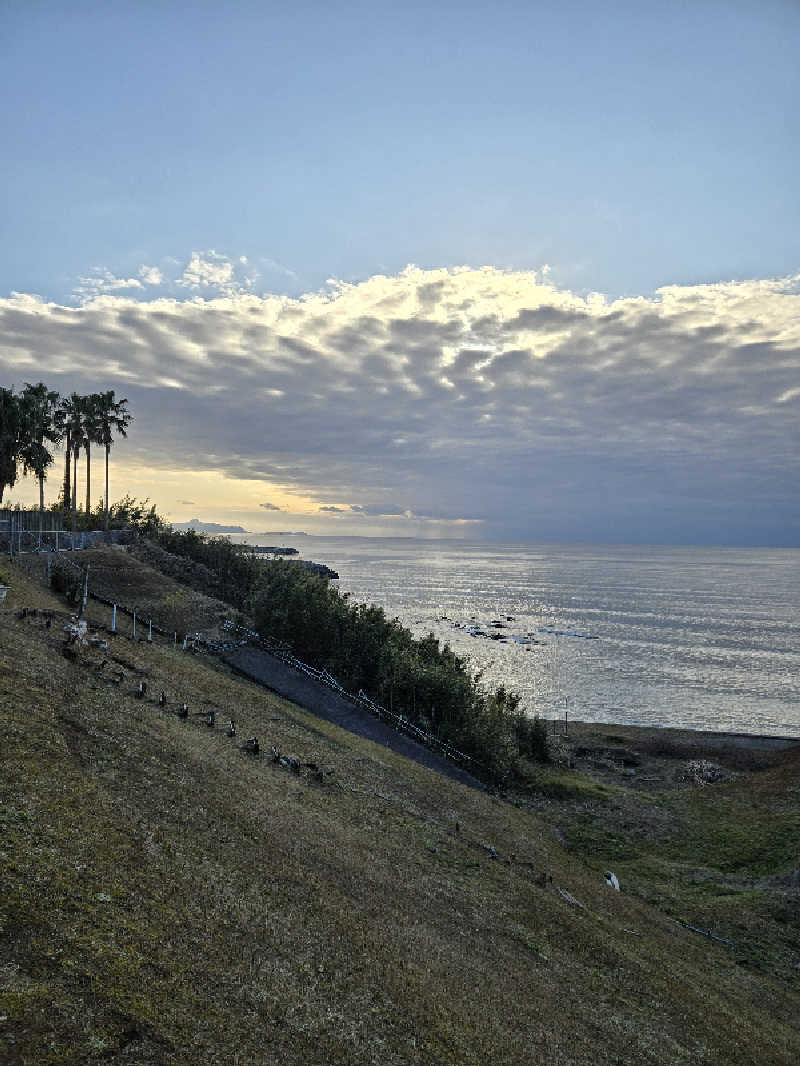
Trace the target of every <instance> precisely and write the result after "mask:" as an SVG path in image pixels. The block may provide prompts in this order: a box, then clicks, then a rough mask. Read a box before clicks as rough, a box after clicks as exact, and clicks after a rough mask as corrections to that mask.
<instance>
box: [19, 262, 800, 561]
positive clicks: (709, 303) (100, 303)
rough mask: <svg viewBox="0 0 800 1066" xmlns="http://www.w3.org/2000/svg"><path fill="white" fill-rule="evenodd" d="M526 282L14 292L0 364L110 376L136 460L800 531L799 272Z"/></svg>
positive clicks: (615, 515) (340, 508)
mask: <svg viewBox="0 0 800 1066" xmlns="http://www.w3.org/2000/svg"><path fill="white" fill-rule="evenodd" d="M521 278H522V276H520V275H513V276H508V275H504V274H503V273H502V272H499V271H496V272H490V271H475V272H471V271H462V272H454V273H453V272H450V273H448V272H442V271H418V272H406V273H404V274H403V275H401V276H400V277H397V278H383V279H370V281H369V282H365V283H364V284H363V285H361V286H345V287H343V288H342V289H341V291H339V292H337V293H334V294H333V295H332V296H318V297H315V296H309V297H306V298H304V299H303V300H297V301H291V300H279V299H277V298H265V299H258V298H256V297H250V296H247V297H238V298H230V299H222V300H215V301H210V302H206V303H203V302H202V301H190V302H184V303H181V302H178V301H174V300H159V301H156V302H153V303H147V302H135V301H133V300H130V299H126V300H119V299H113V298H109V297H104V298H102V299H100V300H97V301H95V302H94V303H89V304H87V305H86V306H84V307H81V308H62V307H57V306H51V305H47V304H42V303H41V302H38V301H36V300H35V299H33V298H30V297H19V298H17V299H15V300H6V301H0V373H1V374H2V378H3V380H4V382H7V383H11V382H16V383H17V384H19V383H20V382H21V381H22V380H25V379H31V375H37V378H36V379H37V380H38V377H41V376H45V377H46V378H47V380H48V382H49V383H50V384H51V385H52V386H53V387H56V388H58V389H60V391H62V392H67V391H69V390H70V389H73V388H74V389H77V390H78V391H94V390H97V389H99V388H108V387H110V388H116V389H117V391H118V392H119V393H120V394H123V395H127V396H128V397H129V401H130V406H131V409H132V410H133V412H134V413H135V416H136V423H135V427H134V432H132V434H131V437H130V441H129V442H128V443H127V444H126V454H127V455H129V456H131V457H132V459H133V460H134V461H135V462H137V463H140V464H142V465H148V464H149V465H151V466H159V465H160V466H169V467H174V468H179V469H183V468H185V469H216V470H220V471H222V472H224V473H225V474H227V475H229V476H231V477H241V478H248V479H256V480H259V479H260V480H264V481H265V482H269V483H272V484H275V485H277V486H280V487H283V488H289V489H291V490H293V491H296V492H299V493H303V494H306V495H308V496H311V497H312V498H313V499H316V500H327V501H333V502H331V503H326V504H325V505H324V506H321V507H320V513H323V514H326V515H329V516H334V517H337V518H342V519H343V518H347V517H348V516H349V518H350V519H353V518H355V517H362V518H363V517H371V518H375V517H387V516H394V517H396V518H401V517H402V518H406V517H408V516H414V517H416V518H418V519H420V518H436V519H443V520H455V519H459V518H480V519H483V520H484V521H485V522H486V523H487V527H488V528H490V529H491V531H492V532H494V533H495V534H496V535H511V534H513V535H514V536H516V537H519V536H527V537H533V538H537V539H540V538H542V537H565V536H570V535H573V534H574V535H576V536H584V537H591V536H593V535H594V536H598V537H602V536H603V535H606V536H610V535H611V533H612V532H613V531H615V530H617V529H619V528H620V526H622V525H624V524H625V523H627V524H628V527H629V528H630V529H631V530H638V533H637V534H636V535H637V537H638V538H639V539H641V538H644V539H648V538H649V539H662V538H663V536H666V535H667V534H669V536H670V537H672V538H674V537H678V536H679V535H683V536H684V537H685V538H690V537H691V530H692V529H693V528H694V529H696V530H697V531H698V536H700V537H701V538H702V539H709V538H710V539H714V538H715V537H716V539H719V540H725V539H726V537H728V538H730V537H732V536H734V535H735V536H737V537H739V538H746V536H747V530H748V529H750V530H751V531H753V536H754V537H755V538H756V539H759V538H763V537H765V536H766V531H767V529H768V528H769V529H770V530H771V531H772V532H771V533H770V536H771V537H772V539H773V540H775V539H780V536H781V535H782V536H783V537H784V542H790V541H791V540H792V539H793V538H794V539H797V537H798V536H800V512H799V511H798V502H797V501H798V499H799V498H800V494H798V491H797V490H798V487H800V486H798V474H797V468H796V462H795V458H794V457H795V456H796V455H797V454H798V449H799V446H800V440H798V428H797V427H798V423H799V420H798V417H797V415H798V407H799V406H800V369H799V368H800V326H798V321H800V315H799V314H798V312H799V311H800V296H798V294H797V292H796V289H797V286H796V284H792V283H782V282H767V283H765V282H752V283H737V284H734V283H731V284H727V285H714V286H694V287H691V288H679V287H671V288H669V289H665V290H662V291H661V292H660V293H659V294H658V295H657V297H656V298H654V299H650V300H642V299H637V300H625V301H618V302H616V303H615V304H612V305H610V306H608V305H605V304H603V302H602V301H600V300H599V299H598V300H594V299H593V298H587V299H581V298H579V297H576V296H573V295H571V294H569V293H559V292H557V291H555V290H553V289H551V288H548V287H547V286H541V285H536V284H535V283H534V282H530V284H529V285H528V288H527V289H526V288H525V284H523V281H524V279H522V280H521ZM42 352H47V353H48V359H47V364H46V367H47V370H46V373H45V371H44V369H43V364H42V360H41V353H42ZM266 491H269V489H268V488H267V489H266ZM354 501H357V502H354ZM261 507H262V508H263V509H264V510H278V509H279V508H277V507H276V506H275V505H273V504H268V503H265V504H262V505H261ZM755 508H758V509H760V511H762V512H763V513H762V514H761V515H760V517H759V518H758V520H757V521H756V518H755V517H754V509H755ZM767 515H769V516H771V522H770V521H768V520H767ZM712 527H713V529H716V531H717V532H716V533H715V534H713V535H712V534H711V533H710V532H709V530H710V529H711V528H712ZM648 529H649V530H650V532H649V533H647V530H648ZM781 529H783V530H784V531H785V532H784V533H783V534H780V530H781ZM681 530H683V531H684V532H683V534H680V531H681ZM526 531H527V532H526ZM615 536H616V534H615Z"/></svg>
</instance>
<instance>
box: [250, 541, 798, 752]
mask: <svg viewBox="0 0 800 1066" xmlns="http://www.w3.org/2000/svg"><path fill="white" fill-rule="evenodd" d="M234 539H241V540H248V541H249V542H251V543H254V544H255V543H261V544H281V545H285V546H287V547H295V548H298V549H299V551H300V555H301V557H302V558H305V559H313V560H314V561H315V562H321V563H326V564H328V565H329V566H331V567H333V568H334V569H335V570H336V571H337V572H338V573H339V575H340V580H339V582H338V585H339V588H340V589H341V590H342V591H343V592H348V593H349V594H350V596H351V598H352V599H353V600H357V601H365V602H369V603H375V604H378V605H379V606H381V607H383V608H384V609H385V611H386V612H387V614H388V615H389V616H390V617H395V616H397V617H398V618H399V619H400V620H401V621H402V622H403V624H404V625H406V626H408V627H409V628H410V629H411V630H412V632H413V633H414V634H415V635H416V636H422V635H424V634H426V633H429V632H431V631H432V632H433V633H434V634H435V635H436V636H437V637H438V638H439V639H440V640H441V641H442V642H447V643H449V644H450V646H451V647H452V648H453V649H454V651H456V652H458V653H459V654H461V655H463V656H465V657H466V658H467V659H468V660H469V663H470V666H471V668H472V669H473V671H474V672H475V673H480V674H481V675H482V678H483V682H484V683H485V684H486V685H487V686H492V687H494V686H496V685H499V684H504V685H506V686H507V687H509V688H511V689H513V690H514V691H516V692H518V693H520V694H521V696H522V697H523V707H524V709H525V710H526V711H527V713H529V714H539V715H541V716H543V717H546V718H555V717H563V715H564V713H565V712H566V713H568V715H569V716H570V718H577V719H582V720H584V721H599V722H619V723H621V722H627V723H637V724H647V725H660V726H680V727H685V728H694V729H710V730H722V731H734V732H741V733H759V734H773V735H783V736H798V737H800V549H761V548H753V549H738V548H684V547H621V546H596V545H559V544H553V545H548V544H534V545H520V544H489V543H465V542H463V541H431V540H417V539H385V538H361V537H317V536H301V537H280V538H277V539H276V538H275V537H274V536H273V537H266V538H265V537H256V536H248V537H246V538H244V537H242V538H234ZM492 622H501V623H502V627H501V626H499V625H495V626H492ZM475 629H477V630H479V631H480V632H482V633H484V634H486V635H485V636H481V635H473V634H472V633H471V632H470V630H475ZM543 629H550V630H556V631H558V632H557V633H547V632H542V630H543ZM491 634H494V635H495V636H497V637H500V638H502V639H491V636H490V635H491Z"/></svg>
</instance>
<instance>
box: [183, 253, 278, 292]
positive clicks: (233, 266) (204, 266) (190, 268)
mask: <svg viewBox="0 0 800 1066" xmlns="http://www.w3.org/2000/svg"><path fill="white" fill-rule="evenodd" d="M246 266H248V260H247V256H239V258H238V260H236V261H234V260H232V259H229V258H228V257H227V256H225V255H221V254H220V253H219V252H215V251H214V250H213V249H211V250H210V251H207V252H193V253H192V256H191V258H190V260H189V262H188V263H187V265H186V267H185V268H184V271H183V274H182V275H181V277H180V278H179V279H178V280H177V281H176V285H177V286H178V287H179V288H183V289H193V290H195V291H197V292H202V293H204V294H205V293H209V292H211V293H213V294H216V293H219V294H221V295H224V296H234V295H237V294H240V293H245V292H249V291H251V290H252V289H253V287H254V285H255V283H256V281H257V280H258V277H259V273H258V271H256V270H250V272H249V273H248V272H246V271H245V270H243V269H242V268H244V267H246Z"/></svg>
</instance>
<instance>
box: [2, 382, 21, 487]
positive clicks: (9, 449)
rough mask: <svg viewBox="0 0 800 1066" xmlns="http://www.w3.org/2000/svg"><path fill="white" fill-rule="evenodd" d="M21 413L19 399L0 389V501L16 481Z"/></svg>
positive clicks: (9, 391)
mask: <svg viewBox="0 0 800 1066" xmlns="http://www.w3.org/2000/svg"><path fill="white" fill-rule="evenodd" d="M21 432H22V411H21V405H20V400H19V397H18V396H16V395H15V394H14V389H13V386H12V388H10V389H0V500H2V499H3V493H4V492H5V490H6V489H7V488H9V489H13V487H14V483H15V482H16V480H17V460H18V458H19V446H20V435H21Z"/></svg>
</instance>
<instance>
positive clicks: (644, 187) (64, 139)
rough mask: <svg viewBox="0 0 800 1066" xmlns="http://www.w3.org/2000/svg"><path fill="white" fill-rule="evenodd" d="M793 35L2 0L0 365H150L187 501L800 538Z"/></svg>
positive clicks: (630, 538)
mask: <svg viewBox="0 0 800 1066" xmlns="http://www.w3.org/2000/svg"><path fill="white" fill-rule="evenodd" d="M798 55H800V4H798V3H797V2H796V0H762V2H760V3H758V4H754V3H752V2H750V0H747V2H738V0H725V2H716V0H692V2H691V3H689V2H686V3H684V2H681V0H669V2H661V0H654V2H652V3H647V4H642V3H641V0H637V2H631V3H628V2H627V0H619V2H614V0H609V2H608V3H606V4H597V3H596V2H591V3H590V2H584V0H562V2H560V3H558V4H553V3H549V2H548V3H537V2H535V0H526V2H503V0H499V2H492V3H489V2H488V0H481V2H469V0H461V2H459V3H453V2H450V0H439V2H437V3H436V4H430V3H425V4H423V3H416V2H413V0H411V2H404V3H403V4H397V3H386V2H383V0H371V2H369V3H353V2H348V0H343V2H342V3H339V4H333V5H332V4H323V3H321V2H319V3H304V2H303V0H297V2H294V3H292V4H286V3H283V4H277V3H270V2H268V0H263V2H260V3H244V2H236V0H233V2H232V3H229V4H225V5H222V4H208V3H205V2H204V0H194V2H192V3H188V2H183V0H175V2H173V3H171V4H169V5H162V4H157V3H155V2H148V0H142V2H139V3H135V4H134V3H107V2H106V3H97V2H90V3H81V2H80V0H77V2H75V3H72V4H70V5H68V6H67V5H62V4H58V3H55V2H47V3H40V2H37V0H25V2H24V3H23V2H14V0H0V93H2V99H3V100H4V101H5V102H6V104H5V106H4V107H3V109H2V110H1V111H0V144H2V146H3V149H2V154H3V163H2V166H0V385H3V386H5V387H8V386H10V385H13V386H15V387H16V388H21V387H22V386H23V385H24V383H25V382H26V381H30V382H35V381H39V380H44V381H46V382H47V384H48V385H49V386H50V387H51V388H55V389H57V390H58V391H59V392H61V393H62V394H64V393H69V392H70V391H73V390H75V391H78V392H90V391H101V390H106V389H109V388H113V389H115V390H116V393H117V396H118V397H121V396H124V397H126V398H127V399H128V401H129V407H130V410H131V412H132V414H133V415H134V418H135V421H134V423H133V425H132V426H131V428H130V431H129V436H128V438H127V440H120V441H118V442H117V443H116V444H115V446H114V449H113V451H112V468H111V477H112V485H111V496H112V499H114V498H117V497H119V496H121V495H123V494H125V493H129V494H132V495H135V496H137V497H139V498H143V497H148V498H149V499H150V500H152V501H153V502H155V503H156V505H157V506H158V508H159V510H160V511H161V512H162V513H164V514H166V515H167V516H168V517H169V518H170V519H171V520H172V521H175V522H184V521H187V520H190V519H192V518H195V517H197V518H199V519H200V520H201V521H209V522H219V523H223V524H235V525H241V526H242V527H243V528H245V529H248V530H253V531H262V530H263V531H266V530H306V531H307V532H310V533H330V534H353V535H358V534H365V535H398V536H422V537H463V538H469V539H471V540H479V539H490V540H505V541H591V542H616V543H620V542H622V543H625V542H629V543H685V544H720V545H775V546H798V545H800V492H799V491H798V490H799V489H800V477H799V476H798V462H797V460H798V454H799V453H800V448H799V447H798V429H797V427H798V424H800V419H798V413H800V239H799V238H798V235H799V234H800V195H799V194H798V190H799V189H800V183H798V181H797V174H798V171H799V170H800V168H799V167H798V163H799V162H800V158H799V157H800V147H799V146H800V110H799V109H798V107H797V101H798V99H800V64H798V63H797V56H798ZM59 468H60V467H59V465H56V466H55V467H53V468H52V472H51V474H50V477H49V481H48V485H47V493H48V497H49V498H55V496H56V495H57V492H58V488H59V481H60V475H59ZM100 475H101V471H100V470H99V468H98V470H97V471H96V472H95V473H94V475H93V484H94V485H95V486H97V487H98V490H99V489H100V488H101V486H102V477H101V476H100ZM11 498H12V499H13V500H19V501H21V502H35V501H36V500H37V499H38V487H37V485H36V484H35V482H33V481H32V479H30V478H25V479H22V480H20V481H19V482H18V484H17V486H16V487H15V489H14V490H13V491H12V493H11Z"/></svg>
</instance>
